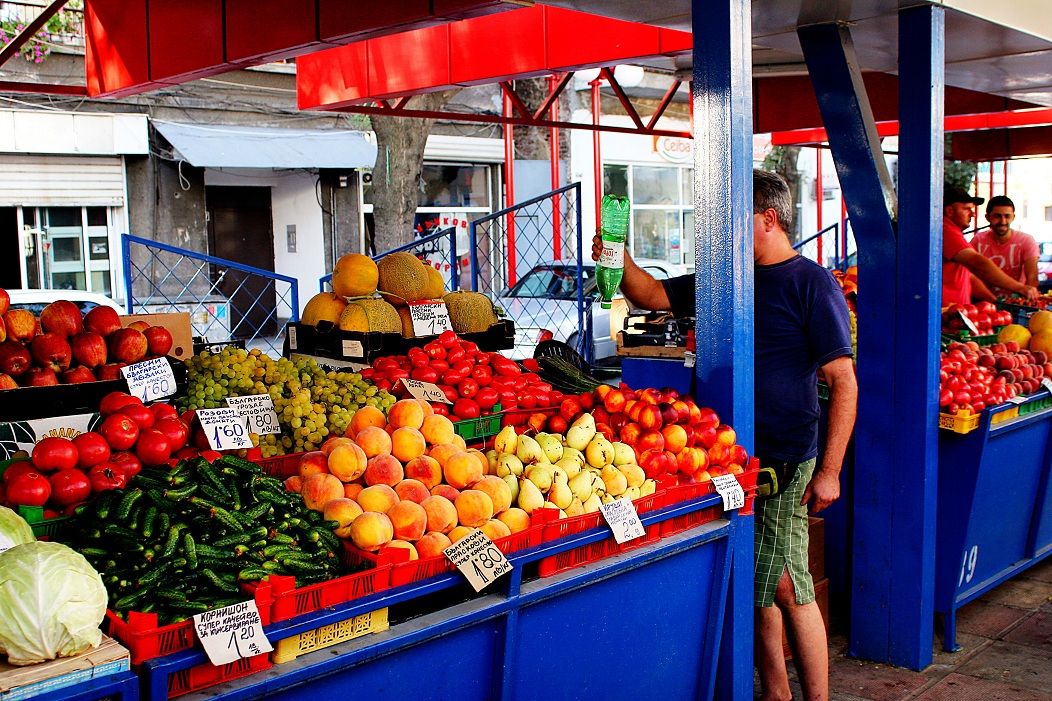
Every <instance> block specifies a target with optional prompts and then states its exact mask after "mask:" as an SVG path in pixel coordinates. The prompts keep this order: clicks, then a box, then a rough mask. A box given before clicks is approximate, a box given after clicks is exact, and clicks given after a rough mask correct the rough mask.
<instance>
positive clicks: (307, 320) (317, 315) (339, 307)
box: [300, 292, 347, 326]
mask: <svg viewBox="0 0 1052 701" xmlns="http://www.w3.org/2000/svg"><path fill="white" fill-rule="evenodd" d="M346 306H347V300H345V299H344V298H343V297H341V296H339V295H337V294H334V293H332V292H319V293H318V294H316V295H314V296H313V297H311V298H310V300H309V301H308V302H307V306H305V307H304V308H303V315H302V316H301V317H300V323H303V324H306V325H308V326H317V325H318V322H319V321H330V322H332V323H333V324H336V323H338V322H339V321H340V315H341V314H343V310H344V308H345V307H346Z"/></svg>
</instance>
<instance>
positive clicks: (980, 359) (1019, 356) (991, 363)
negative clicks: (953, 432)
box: [939, 341, 1052, 414]
mask: <svg viewBox="0 0 1052 701" xmlns="http://www.w3.org/2000/svg"><path fill="white" fill-rule="evenodd" d="M939 365H940V367H939V411H941V412H943V413H945V414H958V413H963V414H972V413H974V414H978V413H979V412H981V411H982V410H983V409H985V408H986V407H988V406H997V405H998V404H1004V403H1005V402H1006V401H1008V400H1009V399H1011V398H1012V397H1016V396H1019V395H1028V394H1033V393H1034V392H1037V391H1038V390H1039V389H1040V388H1041V380H1042V379H1043V378H1045V377H1052V362H1049V358H1048V357H1047V356H1046V355H1045V353H1043V352H1041V351H1030V350H1027V349H1021V348H1020V347H1019V344H1018V343H1016V342H1014V341H1009V342H1006V343H994V344H993V345H990V346H979V345H978V344H976V343H975V342H974V341H969V342H967V343H951V344H950V345H949V346H948V347H947V349H946V351H945V352H943V353H942V356H941V359H940V363H939Z"/></svg>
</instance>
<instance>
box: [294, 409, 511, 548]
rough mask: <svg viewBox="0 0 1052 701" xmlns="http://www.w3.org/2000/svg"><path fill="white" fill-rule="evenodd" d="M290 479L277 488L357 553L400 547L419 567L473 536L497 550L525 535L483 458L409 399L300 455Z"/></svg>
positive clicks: (359, 419) (366, 412) (366, 415)
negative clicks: (497, 543)
mask: <svg viewBox="0 0 1052 701" xmlns="http://www.w3.org/2000/svg"><path fill="white" fill-rule="evenodd" d="M298 471H299V474H298V475H297V476H294V477H290V478H288V479H287V480H286V481H285V486H286V487H287V488H288V489H289V490H291V491H294V492H299V493H300V494H301V495H302V496H303V500H304V503H305V504H306V505H307V507H308V508H311V509H315V510H317V511H321V512H323V513H324V515H325V518H326V519H328V520H331V521H335V522H337V523H338V524H339V525H338V526H337V527H336V528H335V533H336V535H337V536H339V537H340V538H344V539H349V540H350V541H351V542H352V543H353V544H354V545H355V546H356V547H358V548H361V549H362V550H369V551H378V550H379V549H381V548H384V547H400V548H405V549H407V550H409V557H410V559H417V558H418V557H420V558H426V557H433V556H436V555H441V554H442V552H443V550H445V549H446V548H448V547H449V546H450V545H452V544H453V543H454V542H456V541H457V540H459V539H460V538H463V537H464V536H466V535H468V534H469V533H471V532H472V531H473V530H475V529H476V528H478V529H481V530H482V531H483V532H485V533H486V535H488V536H489V537H490V538H491V539H493V540H496V539H498V538H503V537H506V536H509V535H511V534H513V533H518V532H520V531H522V530H525V529H526V528H528V527H529V526H530V516H529V514H527V513H526V512H525V511H523V510H522V509H519V508H516V507H513V506H512V501H513V495H512V491H511V488H510V487H509V486H508V484H507V483H506V482H505V481H504V480H502V479H501V478H500V477H497V476H496V475H489V474H487V473H488V472H489V460H488V458H487V457H486V455H485V454H483V453H482V452H481V451H478V450H469V449H467V447H466V445H465V443H464V439H463V438H461V437H460V436H458V435H457V434H456V433H455V432H454V430H453V423H452V422H451V421H450V420H449V419H448V418H447V417H445V416H441V415H439V414H435V413H434V412H433V411H432V409H431V406H430V405H429V404H428V403H427V402H423V401H419V400H416V399H403V400H400V401H398V402H396V403H395V404H394V405H393V406H392V407H391V409H390V411H389V413H388V415H387V417H384V415H383V412H381V411H380V410H379V409H376V408H374V407H371V406H365V407H362V408H361V409H359V410H358V411H357V412H356V413H355V415H354V417H353V418H352V419H351V424H350V426H349V427H348V428H347V432H346V435H345V436H341V437H333V438H330V439H329V440H327V441H326V442H325V444H324V445H323V446H322V447H321V450H319V451H315V452H310V453H304V455H303V456H302V457H301V459H300V464H299V470H298Z"/></svg>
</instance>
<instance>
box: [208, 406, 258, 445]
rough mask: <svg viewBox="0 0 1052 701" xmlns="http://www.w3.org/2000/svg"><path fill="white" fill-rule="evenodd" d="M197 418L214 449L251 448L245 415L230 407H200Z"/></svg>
mask: <svg viewBox="0 0 1052 701" xmlns="http://www.w3.org/2000/svg"><path fill="white" fill-rule="evenodd" d="M197 419H198V420H199V421H200V422H201V428H202V429H203V430H204V432H205V437H207V438H208V445H210V446H212V450H241V449H243V448H251V447H252V441H250V440H249V438H248V426H247V424H246V422H245V417H243V416H242V415H241V414H239V413H237V412H236V411H234V410H233V409H230V408H228V407H221V408H219V409H198V410H197Z"/></svg>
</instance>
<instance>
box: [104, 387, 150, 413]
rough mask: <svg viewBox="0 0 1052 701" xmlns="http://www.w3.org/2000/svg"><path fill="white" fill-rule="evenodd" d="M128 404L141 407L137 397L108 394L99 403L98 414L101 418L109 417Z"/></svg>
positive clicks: (114, 393) (116, 393) (123, 394)
mask: <svg viewBox="0 0 1052 701" xmlns="http://www.w3.org/2000/svg"><path fill="white" fill-rule="evenodd" d="M129 404H139V405H141V404H142V400H141V399H139V398H138V397H133V396H132V395H130V394H128V393H127V392H110V393H109V394H107V395H106V396H105V397H103V398H102V401H101V402H99V413H100V414H102V415H103V416H109V415H110V414H112V413H113V412H115V411H117V410H118V409H120V408H121V407H122V406H127V405H129Z"/></svg>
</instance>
